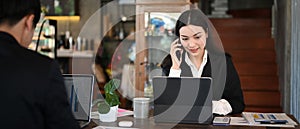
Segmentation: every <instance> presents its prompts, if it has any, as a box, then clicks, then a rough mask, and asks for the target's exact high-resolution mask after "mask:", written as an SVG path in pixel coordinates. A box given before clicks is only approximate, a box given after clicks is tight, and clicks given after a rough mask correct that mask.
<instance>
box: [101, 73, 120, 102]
mask: <svg viewBox="0 0 300 129" xmlns="http://www.w3.org/2000/svg"><path fill="white" fill-rule="evenodd" d="M119 86H120V80H119V79H112V80H110V81H109V82H108V83H106V84H105V86H104V92H105V101H106V102H107V103H108V105H109V106H111V107H113V106H116V105H119V104H120V101H119V96H118V94H117V93H116V90H117V89H118V88H119Z"/></svg>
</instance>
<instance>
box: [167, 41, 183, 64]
mask: <svg viewBox="0 0 300 129" xmlns="http://www.w3.org/2000/svg"><path fill="white" fill-rule="evenodd" d="M182 53H183V48H182V44H181V43H180V39H176V40H175V41H174V42H173V43H172V44H171V49H170V55H171V58H172V69H180V68H179V67H180V64H181V62H182Z"/></svg>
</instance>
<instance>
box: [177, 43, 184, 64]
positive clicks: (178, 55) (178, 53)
mask: <svg viewBox="0 0 300 129" xmlns="http://www.w3.org/2000/svg"><path fill="white" fill-rule="evenodd" d="M177 43H178V44H181V43H180V39H178V41H177ZM179 48H180V49H183V47H182V45H181V46H180V47H179ZM180 54H181V53H180V51H176V57H177V59H178V60H180Z"/></svg>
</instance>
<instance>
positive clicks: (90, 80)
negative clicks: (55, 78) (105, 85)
mask: <svg viewBox="0 0 300 129" xmlns="http://www.w3.org/2000/svg"><path fill="white" fill-rule="evenodd" d="M63 77H64V81H65V86H66V90H67V94H68V98H69V102H70V105H71V109H72V112H73V115H74V117H75V119H76V120H77V121H78V122H79V125H80V127H81V128H83V127H84V126H86V125H88V124H89V122H90V121H91V111H92V96H93V87H94V76H93V75H88V74H63Z"/></svg>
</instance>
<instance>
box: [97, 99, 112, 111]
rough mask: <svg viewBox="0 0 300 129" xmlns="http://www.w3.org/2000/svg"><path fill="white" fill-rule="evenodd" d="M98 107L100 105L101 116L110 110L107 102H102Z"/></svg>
mask: <svg viewBox="0 0 300 129" xmlns="http://www.w3.org/2000/svg"><path fill="white" fill-rule="evenodd" d="M97 105H98V112H99V113H100V114H106V113H108V112H109V110H110V106H109V105H108V103H106V102H105V101H101V102H99V103H98V104H97Z"/></svg>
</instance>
